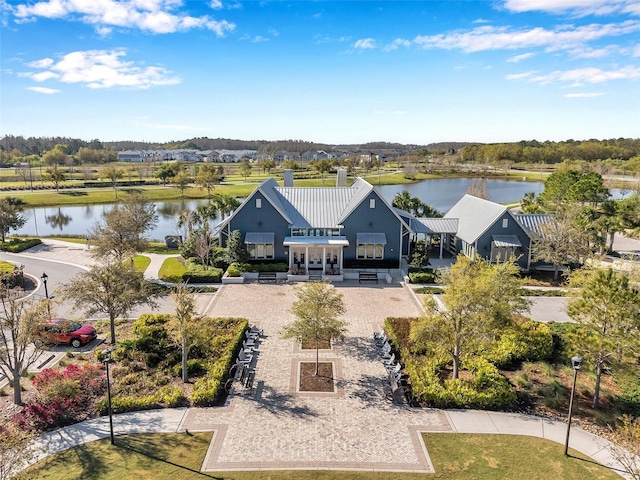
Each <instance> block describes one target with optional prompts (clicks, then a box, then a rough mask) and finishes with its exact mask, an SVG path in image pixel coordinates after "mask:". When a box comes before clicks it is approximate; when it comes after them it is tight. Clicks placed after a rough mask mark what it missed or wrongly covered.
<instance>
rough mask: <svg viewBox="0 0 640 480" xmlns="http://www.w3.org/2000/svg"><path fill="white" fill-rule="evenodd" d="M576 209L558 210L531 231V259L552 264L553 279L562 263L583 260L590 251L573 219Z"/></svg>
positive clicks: (584, 234) (584, 236)
mask: <svg viewBox="0 0 640 480" xmlns="http://www.w3.org/2000/svg"><path fill="white" fill-rule="evenodd" d="M577 209H579V207H573V208H572V207H567V208H564V209H562V210H559V211H558V212H557V214H556V216H555V217H551V216H549V218H548V219H547V221H546V222H544V223H542V224H541V225H540V227H539V229H538V230H537V231H535V232H534V233H533V246H532V257H533V260H534V261H536V260H542V261H544V262H549V263H551V264H553V279H554V280H557V279H558V274H559V271H560V267H561V266H562V265H566V264H568V263H570V262H580V261H584V260H585V258H586V257H587V256H588V255H589V254H590V253H591V249H590V248H589V239H588V236H587V234H586V233H585V232H584V231H583V230H582V229H581V228H579V227H578V226H577V224H576V221H575V215H576V213H577Z"/></svg>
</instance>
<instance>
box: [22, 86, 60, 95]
mask: <svg viewBox="0 0 640 480" xmlns="http://www.w3.org/2000/svg"><path fill="white" fill-rule="evenodd" d="M27 90H31V91H32V92H37V93H44V94H45V95H53V94H54V93H59V92H60V90H56V89H55V88H47V87H27Z"/></svg>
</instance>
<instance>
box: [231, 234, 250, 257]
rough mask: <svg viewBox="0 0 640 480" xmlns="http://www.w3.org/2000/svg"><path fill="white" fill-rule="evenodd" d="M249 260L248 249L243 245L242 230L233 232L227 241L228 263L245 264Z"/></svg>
mask: <svg viewBox="0 0 640 480" xmlns="http://www.w3.org/2000/svg"><path fill="white" fill-rule="evenodd" d="M247 258H248V256H247V249H246V247H245V246H244V244H243V243H242V234H241V233H240V230H233V231H232V232H231V233H230V234H229V238H228V239H227V261H228V262H229V263H244V262H246V261H247Z"/></svg>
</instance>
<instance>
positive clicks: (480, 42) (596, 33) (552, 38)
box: [413, 20, 640, 53]
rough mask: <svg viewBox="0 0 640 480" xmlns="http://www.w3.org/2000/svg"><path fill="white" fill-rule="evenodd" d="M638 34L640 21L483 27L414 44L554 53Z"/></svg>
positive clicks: (419, 38) (426, 37) (423, 37)
mask: <svg viewBox="0 0 640 480" xmlns="http://www.w3.org/2000/svg"><path fill="white" fill-rule="evenodd" d="M638 31H640V21H637V20H627V21H625V22H621V23H608V24H590V25H584V26H581V27H576V28H574V27H572V26H570V25H564V26H560V27H557V28H556V29H554V30H548V29H546V28H542V27H535V28H531V29H519V30H516V29H513V28H511V27H492V26H483V27H477V28H474V29H473V30H471V31H466V32H465V31H457V32H452V33H447V34H438V35H418V36H417V37H416V38H415V39H414V40H413V41H414V43H416V44H418V45H419V46H421V47H422V48H441V49H445V50H462V51H464V52H467V53H472V52H482V51H487V50H516V49H520V48H531V47H546V49H547V50H549V51H555V50H566V49H572V48H578V47H580V46H582V45H584V44H586V43H587V42H590V41H594V40H599V39H601V38H605V37H611V36H619V35H627V34H630V33H635V32H638Z"/></svg>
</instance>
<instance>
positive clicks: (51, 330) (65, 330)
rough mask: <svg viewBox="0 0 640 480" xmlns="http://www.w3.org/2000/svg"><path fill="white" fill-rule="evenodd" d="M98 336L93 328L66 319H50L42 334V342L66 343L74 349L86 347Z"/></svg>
mask: <svg viewBox="0 0 640 480" xmlns="http://www.w3.org/2000/svg"><path fill="white" fill-rule="evenodd" d="M96 336H97V334H96V329H95V328H93V326H91V325H81V324H80V323H78V322H74V321H72V320H65V319H64V318H52V319H50V320H49V321H48V322H47V323H46V324H45V325H44V326H43V327H42V330H41V332H40V338H41V341H42V342H44V343H65V344H70V345H71V346H72V347H73V348H80V347H81V346H82V345H86V344H87V343H89V342H91V341H93V340H95V339H96Z"/></svg>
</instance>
